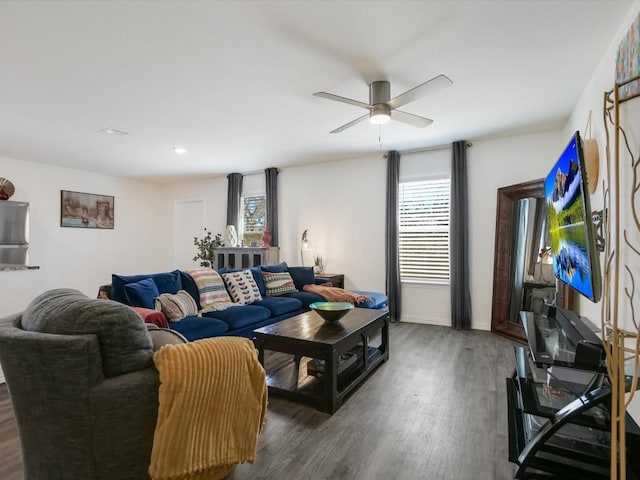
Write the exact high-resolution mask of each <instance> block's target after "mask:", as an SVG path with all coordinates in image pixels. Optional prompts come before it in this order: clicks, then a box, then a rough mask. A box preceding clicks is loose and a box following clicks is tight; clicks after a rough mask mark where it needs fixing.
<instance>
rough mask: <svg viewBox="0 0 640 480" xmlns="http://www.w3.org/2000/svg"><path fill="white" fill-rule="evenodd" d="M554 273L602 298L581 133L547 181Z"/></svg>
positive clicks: (589, 295)
mask: <svg viewBox="0 0 640 480" xmlns="http://www.w3.org/2000/svg"><path fill="white" fill-rule="evenodd" d="M544 188H545V195H546V201H547V225H548V229H549V238H550V241H551V255H552V256H553V273H554V275H555V276H556V278H558V279H559V280H561V281H562V282H565V283H566V284H567V285H569V286H570V287H572V288H573V289H575V290H576V291H578V292H579V293H581V294H582V295H584V296H585V297H587V298H588V299H590V300H591V301H593V302H597V301H598V300H599V299H600V294H601V282H602V280H601V276H600V262H599V259H598V253H597V251H596V245H595V234H594V227H593V222H592V219H591V207H590V204H589V194H588V191H589V190H588V188H587V179H586V174H585V163H584V153H583V150H582V141H581V139H580V134H579V133H578V132H576V133H575V135H574V136H573V137H572V138H571V141H570V142H569V144H568V145H567V147H566V148H565V150H564V152H563V153H562V155H561V156H560V158H559V159H558V161H557V162H556V164H555V165H554V166H553V168H552V169H551V171H550V172H549V175H548V176H547V178H546V179H545V181H544Z"/></svg>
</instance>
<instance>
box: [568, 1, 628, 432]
mask: <svg viewBox="0 0 640 480" xmlns="http://www.w3.org/2000/svg"><path fill="white" fill-rule="evenodd" d="M639 13H640V1H638V0H637V1H635V2H634V3H633V5H632V7H631V9H630V10H629V13H628V15H627V16H626V18H625V20H624V21H623V22H622V24H621V25H620V30H619V31H618V35H617V36H616V37H615V38H614V39H612V42H611V45H610V46H609V48H608V50H607V52H606V53H605V55H604V56H603V57H602V60H601V61H600V64H599V65H598V68H597V69H596V71H595V72H594V74H593V76H592V78H591V79H590V81H589V84H588V85H587V87H586V88H585V90H584V91H583V92H582V95H581V97H580V100H579V101H578V103H577V104H576V107H575V109H574V111H573V113H572V115H571V117H570V119H569V121H568V122H567V124H566V125H565V128H564V137H565V138H566V139H567V141H568V138H569V137H570V136H571V135H572V134H573V132H575V131H576V130H579V131H580V133H581V134H583V137H584V136H585V135H584V134H585V133H586V132H584V129H585V125H586V123H587V118H588V115H589V111H592V112H593V119H592V134H593V135H592V137H593V138H595V139H596V140H597V142H598V146H599V152H600V182H599V184H598V189H597V190H596V192H595V193H594V194H593V195H592V196H591V208H592V210H600V209H602V208H603V206H604V196H603V187H602V179H603V178H604V176H605V175H606V149H605V146H606V137H605V129H604V121H603V115H602V112H603V96H604V92H605V91H609V90H611V89H613V86H614V82H615V58H616V52H617V49H618V44H619V43H620V41H621V40H622V38H623V36H624V35H625V34H626V32H627V30H628V29H629V27H630V25H631V24H632V22H633V21H634V19H635V18H636V16H637V15H638V14H639ZM639 119H640V98H636V99H634V100H630V101H629V102H627V103H625V104H623V105H622V106H621V109H620V120H621V125H622V126H623V128H624V129H625V130H626V132H627V136H628V139H629V143H630V145H631V146H632V149H633V152H634V153H635V155H636V159H637V156H638V151H639V150H640V122H639V121H638V120H639ZM609 131H610V132H611V136H612V138H613V130H612V129H611V127H609ZM613 153H614V150H613V145H612V147H611V155H612V157H611V158H612V159H613ZM630 165H631V161H630V158H629V157H628V156H627V155H624V154H623V156H622V157H621V161H620V164H619V166H620V169H621V175H620V180H621V185H620V187H621V188H620V195H621V199H620V209H621V211H620V217H621V218H620V225H619V228H617V230H618V232H621V231H622V230H623V229H626V230H627V231H628V236H629V238H630V239H632V241H633V244H634V245H635V246H636V248H638V247H639V246H640V233H639V232H638V231H637V229H636V227H635V226H634V225H633V221H632V215H631V208H630V204H631V202H630V191H631V179H632V170H631V167H630ZM612 168H613V164H612ZM635 203H636V206H637V208H640V198H638V197H636V200H635ZM610 218H612V220H613V217H612V216H610ZM612 229H614V230H615V229H616V228H615V225H612ZM619 234H620V235H622V234H621V233H619ZM614 249H615V248H614ZM619 252H620V257H619V258H620V265H621V269H620V272H621V275H620V284H619V285H620V292H619V293H620V295H619V303H618V304H619V308H620V311H619V315H618V324H619V326H620V327H622V328H628V329H631V330H632V331H635V330H636V329H635V326H633V322H632V321H631V318H632V315H631V310H630V305H629V301H628V300H627V298H626V297H625V288H630V287H631V283H630V279H629V276H628V274H627V273H626V271H625V270H624V265H626V266H627V267H628V268H629V269H630V271H631V272H632V273H633V276H634V278H635V298H634V299H633V302H634V304H635V306H636V309H635V311H636V321H637V322H640V318H639V317H638V315H639V312H638V308H637V306H638V304H639V302H640V297H639V293H638V290H639V288H638V285H640V256H638V255H636V254H634V253H633V252H632V251H631V249H630V248H629V247H627V246H626V245H625V243H624V239H623V238H622V237H620V249H619ZM600 261H601V264H602V265H603V266H604V255H601V256H600ZM612 275H615V272H614V271H613V270H612ZM601 306H602V301H600V302H598V303H592V302H591V301H589V300H588V299H586V298H583V297H580V302H579V307H578V311H579V313H580V314H581V315H582V316H585V317H587V318H589V319H590V320H591V321H592V322H593V323H595V324H596V325H600V322H601V319H602V314H601ZM629 412H630V413H631V414H632V415H633V417H634V418H635V419H636V421H640V395H638V393H637V392H636V395H635V397H634V400H633V402H632V404H631V405H630V407H629Z"/></svg>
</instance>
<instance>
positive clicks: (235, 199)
mask: <svg viewBox="0 0 640 480" xmlns="http://www.w3.org/2000/svg"><path fill="white" fill-rule="evenodd" d="M227 179H228V180H229V188H228V189H227V225H233V226H234V227H236V231H237V230H238V215H239V214H240V198H241V196H242V174H241V173H230V174H229V175H227ZM239 234H240V232H238V235H239Z"/></svg>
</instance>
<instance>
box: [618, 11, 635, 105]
mask: <svg viewBox="0 0 640 480" xmlns="http://www.w3.org/2000/svg"><path fill="white" fill-rule="evenodd" d="M639 34H640V13H639V14H638V16H637V17H636V19H635V20H634V22H633V23H632V24H631V26H630V27H629V30H628V31H627V33H626V35H625V36H624V38H623V39H622V41H621V42H620V45H618V53H617V55H616V83H623V82H627V81H629V80H631V79H633V78H635V80H633V81H631V83H629V84H627V85H623V86H622V87H620V100H625V99H628V98H632V97H636V96H638V95H640V78H639V76H640V36H639Z"/></svg>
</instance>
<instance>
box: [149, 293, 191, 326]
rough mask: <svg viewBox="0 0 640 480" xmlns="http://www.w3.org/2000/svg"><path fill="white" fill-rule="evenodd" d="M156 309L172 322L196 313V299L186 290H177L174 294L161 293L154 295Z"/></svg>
mask: <svg viewBox="0 0 640 480" xmlns="http://www.w3.org/2000/svg"><path fill="white" fill-rule="evenodd" d="M156 310H160V311H161V312H162V313H164V314H165V315H166V317H167V318H168V319H169V320H170V321H172V322H179V321H180V320H182V319H183V318H184V317H191V316H195V315H198V306H197V305H196V301H195V300H194V299H193V297H192V296H191V295H189V292H187V291H186V290H178V293H175V294H171V293H163V294H161V295H160V296H158V297H156Z"/></svg>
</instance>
